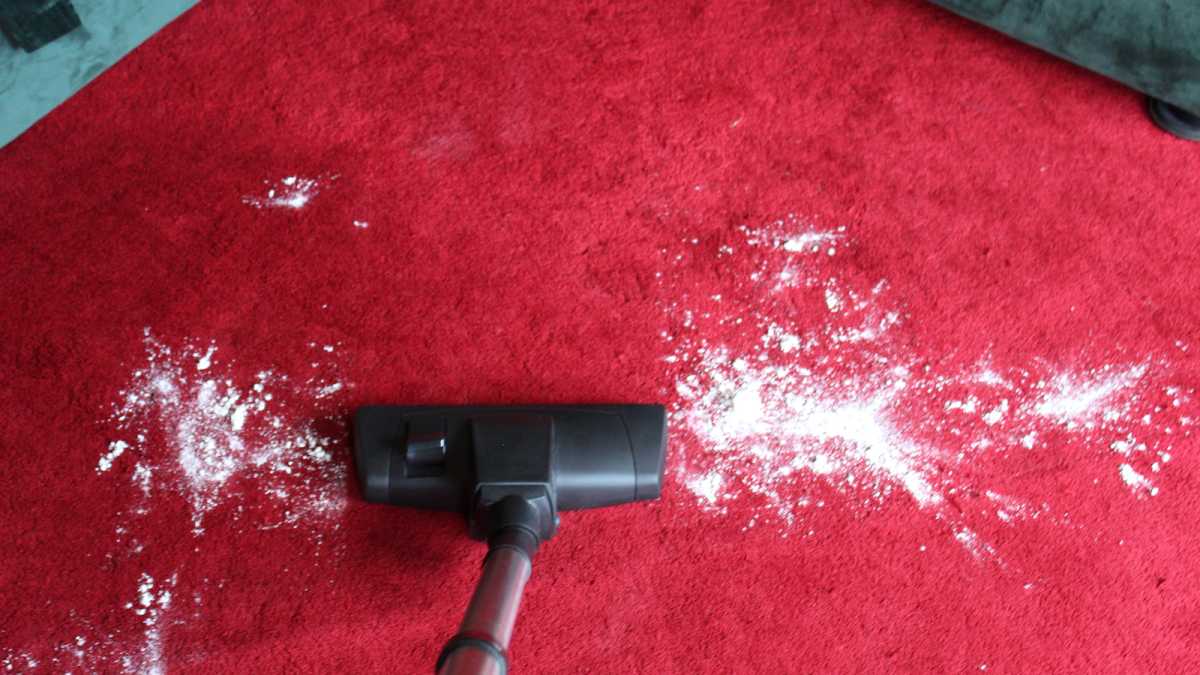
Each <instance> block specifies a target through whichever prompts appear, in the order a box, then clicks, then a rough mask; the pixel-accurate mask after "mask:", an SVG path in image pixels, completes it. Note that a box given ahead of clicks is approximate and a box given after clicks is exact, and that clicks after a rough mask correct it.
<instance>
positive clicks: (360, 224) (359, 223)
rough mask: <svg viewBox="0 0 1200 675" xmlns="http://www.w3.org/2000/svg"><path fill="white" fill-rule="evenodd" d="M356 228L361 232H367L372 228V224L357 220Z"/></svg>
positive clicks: (355, 222)
mask: <svg viewBox="0 0 1200 675" xmlns="http://www.w3.org/2000/svg"><path fill="white" fill-rule="evenodd" d="M354 226H355V227H357V228H358V229H360V230H365V229H367V228H368V227H370V226H371V224H370V223H368V222H367V221H365V220H356V221H354Z"/></svg>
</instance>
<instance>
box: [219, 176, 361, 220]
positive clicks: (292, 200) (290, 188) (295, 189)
mask: <svg viewBox="0 0 1200 675" xmlns="http://www.w3.org/2000/svg"><path fill="white" fill-rule="evenodd" d="M333 178H335V177H331V178H330V179H329V180H332V179H333ZM322 180H323V179H322V178H301V177H300V176H288V177H286V178H283V179H281V180H279V181H278V182H276V183H274V184H272V183H271V182H270V181H263V183H264V184H266V185H267V186H269V187H268V189H267V193H266V195H265V196H253V195H246V196H244V197H242V202H243V203H245V204H249V205H250V206H253V207H254V208H256V209H267V208H284V209H295V210H299V209H302V208H304V207H305V206H307V205H308V202H309V201H310V200H312V198H313V197H315V196H316V195H317V193H318V192H320V189H321V181H322ZM354 224H355V226H356V227H357V226H358V221H355V223H354ZM365 226H366V224H365V223H364V224H363V227H365Z"/></svg>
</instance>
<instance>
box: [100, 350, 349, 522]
mask: <svg viewBox="0 0 1200 675" xmlns="http://www.w3.org/2000/svg"><path fill="white" fill-rule="evenodd" d="M144 339H145V344H146V354H147V361H146V363H145V364H144V365H143V366H142V367H140V368H138V369H136V370H135V371H134V373H133V376H132V379H131V382H130V384H129V386H128V387H127V388H126V389H125V390H124V391H123V392H122V393H121V400H120V402H119V403H118V404H117V405H116V406H115V408H114V413H113V415H112V419H113V421H114V422H115V423H116V425H117V426H118V428H119V429H121V430H122V431H123V432H125V433H127V434H130V435H134V434H136V437H137V438H138V443H137V445H138V447H139V450H140V451H139V454H141V455H142V456H144V457H145V458H146V459H145V460H144V461H143V462H140V463H138V465H137V467H136V468H135V470H134V473H133V481H134V483H135V484H136V485H137V486H138V487H139V489H140V490H141V492H142V493H143V495H145V496H149V494H150V493H151V491H152V489H153V488H155V487H157V488H159V489H161V490H166V491H171V492H177V493H181V494H183V495H184V496H185V497H186V498H187V499H188V502H189V504H190V506H191V512H192V519H193V528H194V531H195V533H196V534H197V535H199V534H202V533H203V531H204V527H203V522H204V517H205V515H206V514H207V513H208V512H210V511H212V510H213V509H215V508H218V507H220V506H221V505H222V504H223V503H225V502H226V501H228V500H230V499H237V498H238V497H239V496H240V492H239V491H240V490H242V489H245V487H246V486H247V485H249V486H255V485H257V486H258V488H259V489H260V490H263V491H264V492H265V490H266V488H270V487H276V486H287V487H288V488H289V491H290V492H291V493H292V494H293V495H294V498H295V499H296V500H297V501H299V502H306V501H307V502H309V503H311V504H324V505H340V504H341V503H342V502H343V500H344V496H343V495H344V493H345V489H344V486H345V466H344V464H342V463H332V462H328V461H327V460H328V458H329V457H330V456H331V455H330V454H329V453H328V451H327V448H328V447H329V446H330V445H331V443H333V439H331V438H328V437H325V436H323V435H321V434H319V433H318V432H317V431H316V430H315V428H314V426H313V424H314V422H313V421H312V420H305V419H303V418H300V419H297V418H296V417H294V416H293V415H289V414H288V412H287V409H286V406H285V405H283V404H281V403H280V402H279V401H277V400H276V399H275V398H274V395H273V393H272V392H271V391H269V389H270V388H272V387H274V388H279V389H281V390H282V391H283V392H284V393H286V394H287V398H288V399H302V400H303V399H306V400H309V401H315V400H317V399H323V398H326V397H330V396H332V395H333V394H335V393H337V392H339V391H341V390H342V389H343V388H344V385H343V384H342V383H341V382H328V381H320V380H316V381H312V384H310V385H307V386H304V387H295V386H292V385H291V382H290V380H289V379H288V378H287V377H286V376H284V375H278V374H276V373H275V372H274V371H273V370H271V369H256V371H255V372H256V374H255V375H254V376H253V380H252V382H251V383H250V386H242V385H240V384H238V383H237V382H236V380H235V375H236V373H235V371H234V370H233V368H232V367H231V365H230V364H224V365H222V366H221V368H220V371H221V372H215V371H217V370H218V367H217V365H218V364H216V363H215V362H214V361H213V359H212V356H213V354H214V353H215V352H216V351H217V348H216V346H215V345H210V346H209V347H208V348H207V349H206V350H205V351H203V352H200V351H198V350H196V349H194V348H190V347H184V348H182V349H172V348H171V347H168V346H166V345H164V344H162V343H160V342H158V341H157V340H156V339H154V338H153V337H152V336H151V334H150V331H149V329H146V331H145V333H144ZM295 439H303V441H304V445H303V447H304V448H307V450H304V451H302V450H300V449H299V448H300V446H297V445H295V444H294V443H293V441H294V440H295ZM121 443H122V444H123V447H120V448H118V447H117V446H115V445H113V446H110V451H109V453H107V454H105V455H104V456H103V457H101V460H100V465H99V469H100V470H101V471H106V470H107V469H108V468H109V467H111V465H112V460H113V459H115V458H116V457H117V456H119V455H120V454H121V452H123V451H124V450H125V449H126V448H128V447H130V446H129V445H128V444H124V441H121ZM118 449H119V450H120V452H118ZM235 476H245V477H248V478H251V479H252V482H250V483H246V482H245V481H241V480H239V481H237V487H235V486H234V481H233V479H234V477H235ZM156 481H157V482H158V485H156V484H155V483H156ZM267 494H270V493H267ZM304 510H305V511H306V512H307V511H312V510H313V508H312V507H309V506H305V507H304ZM319 510H322V511H325V512H331V511H333V510H334V509H331V508H322V509H319Z"/></svg>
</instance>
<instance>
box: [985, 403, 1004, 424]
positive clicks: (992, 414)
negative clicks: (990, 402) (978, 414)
mask: <svg viewBox="0 0 1200 675" xmlns="http://www.w3.org/2000/svg"><path fill="white" fill-rule="evenodd" d="M1007 414H1008V399H1003V400H1001V401H1000V405H998V406H996V407H995V408H993V409H992V410H991V411H989V412H988V413H987V414H985V415H984V416H983V423H984V424H997V423H999V422H1000V420H1002V419H1004V416H1005V415H1007Z"/></svg>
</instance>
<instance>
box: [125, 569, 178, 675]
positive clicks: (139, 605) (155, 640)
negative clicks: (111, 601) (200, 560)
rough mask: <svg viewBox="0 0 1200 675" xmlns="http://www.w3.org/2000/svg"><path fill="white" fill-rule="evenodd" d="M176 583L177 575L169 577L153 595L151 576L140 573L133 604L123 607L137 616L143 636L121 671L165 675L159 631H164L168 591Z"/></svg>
mask: <svg viewBox="0 0 1200 675" xmlns="http://www.w3.org/2000/svg"><path fill="white" fill-rule="evenodd" d="M177 580H178V575H177V574H172V575H171V576H170V578H168V579H167V581H166V583H165V584H164V586H165V588H162V589H160V590H159V591H157V592H155V590H154V577H152V576H151V575H150V574H149V573H148V572H143V573H142V574H141V576H140V577H139V578H138V589H137V598H136V604H135V603H127V604H126V605H125V606H126V607H127V608H131V609H132V610H133V613H134V614H136V615H137V616H138V617H141V622H142V625H143V626H144V629H145V633H144V638H143V642H142V646H141V648H140V649H139V651H138V653H137V654H136V655H134V656H126V657H125V659H124V664H123V665H124V666H125V672H127V673H137V674H138V675H162V674H163V673H166V672H167V668H166V663H165V662H164V660H163V632H164V630H165V628H166V626H165V622H164V621H163V614H164V613H165V612H166V611H167V610H168V609H170V607H171V590H172V589H173V588H174V587H175V584H176V582H177Z"/></svg>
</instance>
